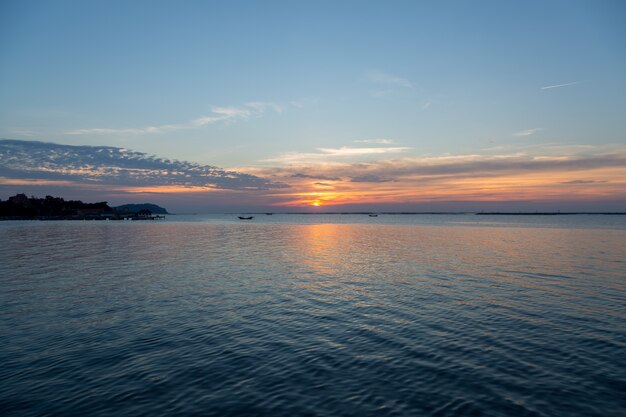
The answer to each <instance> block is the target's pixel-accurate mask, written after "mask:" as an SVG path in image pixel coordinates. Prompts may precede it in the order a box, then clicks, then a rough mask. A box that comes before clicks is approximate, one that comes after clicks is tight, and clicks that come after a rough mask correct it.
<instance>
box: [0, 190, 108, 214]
mask: <svg viewBox="0 0 626 417" xmlns="http://www.w3.org/2000/svg"><path fill="white" fill-rule="evenodd" d="M112 212H113V209H112V208H111V207H109V205H108V204H107V202H106V201H102V202H99V203H83V202H82V201H75V200H67V201H66V200H64V199H62V198H60V197H52V196H49V195H47V196H46V197H45V198H36V197H27V196H26V194H17V195H14V196H13V197H9V199H8V200H6V201H2V200H0V217H4V218H27V219H29V218H31V219H32V218H38V217H71V216H92V215H96V214H97V215H100V214H101V213H112Z"/></svg>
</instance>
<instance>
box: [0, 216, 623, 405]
mask: <svg viewBox="0 0 626 417" xmlns="http://www.w3.org/2000/svg"><path fill="white" fill-rule="evenodd" d="M238 215H242V214H237V213H235V214H220V215H217V214H216V215H170V216H166V219H165V220H157V221H4V222H0V415H2V416H72V415H77V416H170V415H171V416H494V417H500V416H537V417H539V416H555V417H556V416H559V417H567V416H581V417H582V416H585V417H589V416H598V417H600V416H602V417H612V416H613V417H618V416H620V417H623V416H624V415H626V216H618V215H613V216H611V215H582V214H581V215H562V216H543V215H536V216H506V215H501V216H491V215H483V216H479V215H473V214H457V215H443V214H442V215H435V214H432V215H429V214H421V215H400V214H395V215H394V214H380V215H379V216H378V217H370V216H368V215H367V214H309V215H303V214H273V215H266V214H252V215H251V216H254V218H253V219H251V220H239V219H238V218H237V216H238Z"/></svg>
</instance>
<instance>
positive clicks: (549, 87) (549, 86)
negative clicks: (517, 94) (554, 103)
mask: <svg viewBox="0 0 626 417" xmlns="http://www.w3.org/2000/svg"><path fill="white" fill-rule="evenodd" d="M580 83H582V81H573V82H571V83H565V84H555V85H546V86H545V87H541V88H540V89H541V90H549V89H551V88H560V87H567V86H568V85H576V84H580Z"/></svg>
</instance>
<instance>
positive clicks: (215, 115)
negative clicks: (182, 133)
mask: <svg viewBox="0 0 626 417" xmlns="http://www.w3.org/2000/svg"><path fill="white" fill-rule="evenodd" d="M283 110H284V107H283V106H281V105H279V104H276V103H272V102H262V101H251V102H248V103H245V104H244V105H243V106H239V107H235V106H225V107H218V106H216V107H213V108H212V109H211V113H209V114H207V115H205V116H201V117H198V118H195V119H193V120H190V121H188V122H186V123H181V124H163V125H156V126H144V127H136V128H110V127H96V128H86V129H71V130H68V131H65V132H64V133H65V134H67V135H143V134H157V133H164V132H170V131H176V130H185V129H197V128H200V127H204V126H208V125H212V124H215V123H232V122H235V121H239V120H246V119H249V118H251V117H258V116H261V115H263V114H265V113H268V112H271V113H282V112H283Z"/></svg>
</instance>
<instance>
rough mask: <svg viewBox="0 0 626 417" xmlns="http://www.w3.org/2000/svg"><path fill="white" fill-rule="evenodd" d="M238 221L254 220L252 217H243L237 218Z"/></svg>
mask: <svg viewBox="0 0 626 417" xmlns="http://www.w3.org/2000/svg"><path fill="white" fill-rule="evenodd" d="M238 217H239V220H252V219H254V216H250V217H243V216H238Z"/></svg>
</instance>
